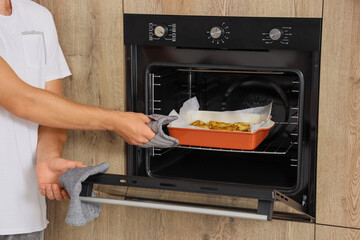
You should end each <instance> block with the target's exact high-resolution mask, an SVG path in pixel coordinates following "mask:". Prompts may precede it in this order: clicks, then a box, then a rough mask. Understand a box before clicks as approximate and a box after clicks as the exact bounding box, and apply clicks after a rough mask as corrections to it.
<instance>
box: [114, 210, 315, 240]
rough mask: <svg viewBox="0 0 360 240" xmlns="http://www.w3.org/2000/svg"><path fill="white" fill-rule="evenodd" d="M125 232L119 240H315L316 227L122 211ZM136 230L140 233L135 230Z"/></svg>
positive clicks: (150, 211)
mask: <svg viewBox="0 0 360 240" xmlns="http://www.w3.org/2000/svg"><path fill="white" fill-rule="evenodd" d="M121 208H122V213H123V214H124V216H123V218H124V219H126V221H124V222H122V223H121V226H119V227H120V228H122V229H123V232H122V233H121V235H120V236H118V239H127V240H137V239H148V240H167V239H171V240H176V239H204V240H205V239H208V240H209V239H229V240H231V239H234V240H235V239H236V240H241V239H252V240H261V239H276V240H285V239H288V240H297V239H299V240H300V239H301V240H310V239H314V224H309V223H300V222H290V221H280V220H273V221H271V222H267V221H256V220H244V219H239V218H229V217H217V216H210V215H203V214H190V213H182V212H173V211H163V210H152V209H142V208H132V207H127V208H124V207H121ZM134 226H137V227H136V230H135V228H134Z"/></svg>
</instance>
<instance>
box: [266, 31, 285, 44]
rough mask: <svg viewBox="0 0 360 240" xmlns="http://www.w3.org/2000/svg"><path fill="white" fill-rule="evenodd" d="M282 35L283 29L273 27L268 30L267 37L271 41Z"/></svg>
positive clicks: (278, 38)
mask: <svg viewBox="0 0 360 240" xmlns="http://www.w3.org/2000/svg"><path fill="white" fill-rule="evenodd" d="M283 36H284V31H283V30H282V29H281V28H273V29H271V30H270V32H269V37H270V39H271V40H273V41H277V40H280V39H281V38H282V37H283Z"/></svg>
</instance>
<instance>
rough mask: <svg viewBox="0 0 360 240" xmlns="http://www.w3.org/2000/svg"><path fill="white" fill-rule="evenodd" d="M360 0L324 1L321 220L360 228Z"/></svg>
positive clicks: (319, 179) (319, 177) (318, 217)
mask: <svg viewBox="0 0 360 240" xmlns="http://www.w3.org/2000/svg"><path fill="white" fill-rule="evenodd" d="M359 29H360V1H358V0H345V1H342V2H341V4H339V2H338V1H336V0H325V1H324V22H323V36H322V55H321V76H320V109H319V135H318V162H317V201H316V206H317V207H316V209H317V211H316V220H317V222H318V223H323V224H330V225H338V226H347V227H356V228H360V31H359Z"/></svg>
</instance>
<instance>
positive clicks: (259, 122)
mask: <svg viewBox="0 0 360 240" xmlns="http://www.w3.org/2000/svg"><path fill="white" fill-rule="evenodd" d="M271 107H272V102H271V103H270V104H268V105H266V106H262V107H255V108H247V109H243V110H237V111H223V112H221V111H219V112H215V111H201V110H199V109H200V106H199V102H198V100H197V98H196V97H193V98H191V99H189V100H187V101H186V102H184V104H183V106H182V107H181V109H180V113H177V112H176V111H175V110H172V111H171V112H170V114H169V116H178V119H177V120H175V121H173V122H171V123H170V124H169V125H168V126H169V127H177V128H196V129H202V130H207V129H204V128H200V127H195V126H191V125H190V124H191V123H193V122H194V121H196V120H201V121H204V122H206V123H208V122H209V121H218V122H226V123H236V122H246V123H250V130H251V132H256V131H257V130H259V129H261V128H269V127H272V126H273V125H274V124H275V123H274V122H273V121H271V119H270V118H271V116H270V113H271Z"/></svg>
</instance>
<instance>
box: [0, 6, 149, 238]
mask: <svg viewBox="0 0 360 240" xmlns="http://www.w3.org/2000/svg"><path fill="white" fill-rule="evenodd" d="M68 75H70V71H69V69H68V66H67V64H66V62H65V58H64V56H63V53H62V51H61V49H60V46H59V44H58V39H57V33H56V28H55V25H54V22H53V19H52V16H51V14H50V13H49V12H48V11H47V10H46V9H45V8H44V7H42V6H40V5H38V4H36V3H34V2H32V1H30V0H0V189H1V198H0V240H3V239H20V238H21V239H42V238H43V232H42V231H43V229H45V228H46V226H47V223H48V222H47V220H46V216H45V214H46V206H45V199H44V197H43V196H47V197H48V198H49V199H57V200H62V199H64V198H69V196H68V194H67V193H66V191H65V190H64V189H62V187H61V186H60V185H59V183H58V178H59V176H60V175H61V173H63V172H64V171H66V170H68V169H70V168H74V167H84V166H85V165H84V164H83V163H80V162H75V161H70V160H66V159H63V158H61V157H60V156H61V152H62V149H63V145H64V142H65V139H66V131H64V130H61V129H66V128H71V129H93V130H95V129H97V130H112V131H115V132H116V133H118V134H119V135H120V136H121V137H123V138H124V139H125V141H127V142H128V143H129V144H134V145H141V144H144V143H146V142H148V141H149V140H150V139H152V138H153V137H154V135H155V134H154V132H152V131H151V129H150V128H149V127H147V125H146V123H149V122H150V121H151V120H150V119H149V118H148V117H147V116H145V115H143V114H139V113H130V112H118V111H110V110H104V109H100V108H96V107H91V106H86V105H81V104H77V103H75V102H72V101H70V100H67V99H65V98H63V97H62V96H61V94H62V85H61V78H64V77H66V76H68ZM39 124H40V126H39ZM35 167H36V171H35ZM39 191H40V193H39ZM41 195H43V196H41Z"/></svg>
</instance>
